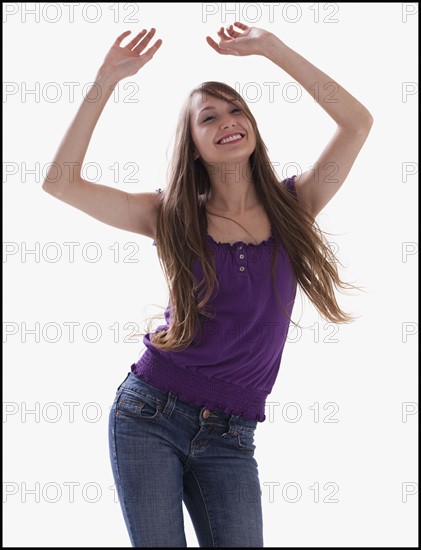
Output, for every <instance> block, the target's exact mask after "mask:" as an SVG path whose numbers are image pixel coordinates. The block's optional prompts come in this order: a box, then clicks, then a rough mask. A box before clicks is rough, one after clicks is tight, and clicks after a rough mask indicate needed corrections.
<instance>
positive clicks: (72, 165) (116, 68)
mask: <svg viewBox="0 0 421 550" xmlns="http://www.w3.org/2000/svg"><path fill="white" fill-rule="evenodd" d="M155 32H156V31H155V29H153V28H152V29H151V30H150V31H149V32H147V31H146V29H144V30H142V31H141V32H140V33H139V34H137V35H136V36H135V37H134V38H133V39H132V40H131V41H130V42H129V43H128V44H127V45H126V46H124V47H121V46H120V44H121V42H122V41H123V39H124V38H126V37H127V36H128V35H129V34H130V31H126V32H124V33H123V34H121V35H120V36H119V37H118V38H117V39H116V40H115V42H114V44H113V45H112V47H111V49H110V50H109V52H108V53H107V55H106V57H105V59H104V62H103V64H102V65H101V67H100V68H99V70H98V72H97V75H96V78H95V82H94V84H93V86H92V87H91V88H90V89H89V91H88V93H87V95H86V97H85V98H84V100H83V102H82V104H81V106H80V107H79V110H78V112H77V114H76V116H75V118H74V120H73V121H72V123H71V125H70V127H69V129H68V130H67V132H66V134H65V136H64V138H63V140H62V142H61V144H60V146H59V148H58V151H57V153H56V155H55V157H54V160H53V163H52V165H51V167H50V169H49V171H48V173H47V175H46V177H45V180H44V182H43V185H42V188H43V189H44V191H46V192H47V193H49V194H51V195H52V196H54V197H56V198H58V199H60V200H62V201H63V202H66V203H67V204H70V205H71V206H74V207H75V208H78V209H80V210H82V211H83V212H86V214H89V215H90V216H92V217H94V218H96V219H98V220H99V221H102V222H103V223H106V224H108V225H112V226H114V227H118V228H120V229H124V230H126V231H132V232H134V233H140V234H142V235H146V236H150V237H153V236H154V235H155V228H154V224H155V223H156V213H157V212H156V211H157V206H158V204H159V200H157V197H156V193H126V192H125V191H121V190H119V189H115V188H113V187H109V186H106V185H100V184H97V183H92V182H89V181H86V180H84V179H82V177H81V173H82V165H83V160H84V158H85V155H86V151H87V149H88V146H89V142H90V140H91V138H92V134H93V131H94V129H95V126H96V124H97V122H98V119H99V117H100V115H101V113H102V110H103V109H104V107H105V105H106V103H107V101H108V99H109V98H110V96H111V94H112V93H113V90H114V88H115V86H116V85H117V83H118V82H119V81H120V80H122V79H123V78H126V77H128V76H132V75H134V74H136V73H137V72H138V71H139V69H140V68H141V67H143V65H145V64H146V63H147V62H148V61H150V60H151V59H152V57H153V56H154V54H155V52H156V51H157V50H158V49H159V47H160V46H161V44H162V40H160V39H159V40H157V41H156V42H155V43H154V45H153V46H151V47H150V48H149V49H148V50H147V51H145V53H143V52H144V50H145V49H146V48H147V46H148V45H149V43H150V41H151V40H152V38H153V36H154V34H155Z"/></svg>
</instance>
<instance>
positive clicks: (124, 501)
mask: <svg viewBox="0 0 421 550" xmlns="http://www.w3.org/2000/svg"><path fill="white" fill-rule="evenodd" d="M256 426H257V421H249V420H245V419H244V418H243V417H242V416H236V415H231V414H226V413H224V412H222V411H220V410H219V409H218V410H215V409H206V407H200V406H195V405H192V404H190V403H186V402H185V401H181V400H179V399H178V397H177V396H176V395H174V394H172V393H171V392H168V393H166V392H163V391H161V390H158V389H156V388H155V387H154V386H150V385H149V384H147V383H145V382H144V381H143V380H141V379H140V378H138V377H137V376H135V375H134V374H133V373H132V372H129V373H128V375H127V376H126V378H125V380H124V381H123V382H122V384H120V386H119V387H118V389H117V393H116V396H115V399H114V403H113V405H112V407H111V411H110V416H109V448H110V459H111V464H112V470H113V476H114V481H115V485H116V488H117V495H118V499H119V502H120V505H121V509H122V512H123V516H124V521H125V523H126V527H127V530H128V532H129V536H130V540H131V543H132V546H134V547H158V546H163V547H184V548H185V547H187V542H186V537H185V533H184V524H183V506H182V503H183V501H184V504H185V506H186V509H187V510H188V513H189V515H190V518H191V521H192V524H193V526H194V529H195V532H196V535H197V539H198V542H199V544H200V546H201V547H211V548H212V547H241V546H245V547H249V546H250V547H251V546H253V547H255V548H256V547H258V548H259V547H263V521H262V506H261V495H262V493H261V489H260V482H259V474H258V465H257V462H256V460H255V458H254V457H253V455H254V450H255V445H254V433H255V429H256Z"/></svg>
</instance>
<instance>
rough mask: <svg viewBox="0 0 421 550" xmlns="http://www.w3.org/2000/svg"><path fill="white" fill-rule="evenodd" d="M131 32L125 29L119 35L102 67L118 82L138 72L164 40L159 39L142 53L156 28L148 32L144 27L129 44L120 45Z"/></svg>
mask: <svg viewBox="0 0 421 550" xmlns="http://www.w3.org/2000/svg"><path fill="white" fill-rule="evenodd" d="M130 32H131V31H125V32H123V34H120V36H118V37H117V39H116V41H115V42H114V44H113V45H112V47H111V49H110V51H109V52H108V53H107V55H106V56H105V59H104V62H103V64H102V67H101V69H102V70H103V71H105V72H107V74H109V75H111V76H112V78H113V80H115V81H116V82H119V81H120V80H122V79H123V78H126V77H127V76H132V75H134V74H136V73H137V72H138V70H139V69H140V68H141V67H143V65H145V64H146V63H147V62H148V61H150V60H151V59H152V57H153V56H154V55H155V52H156V51H157V50H158V49H159V48H160V46H161V44H162V40H161V39H158V40H157V41H156V42H155V44H154V45H153V46H151V47H150V48H149V49H148V50H147V51H146V52H145V53H142V52H143V51H144V49H145V48H146V47H147V46H148V44H149V42H150V41H151V40H152V37H153V36H154V34H155V32H156V29H154V28H152V29H151V30H150V31H149V32H148V33H147V31H146V29H143V30H142V31H141V32H140V33H138V34H137V35H136V36H135V37H134V38H133V39H132V40H131V41H130V42H129V43H128V44H127V46H123V47H120V44H121V42H122V41H123V40H124V38H126V36H128V35H129V34H130ZM139 41H140V42H139Z"/></svg>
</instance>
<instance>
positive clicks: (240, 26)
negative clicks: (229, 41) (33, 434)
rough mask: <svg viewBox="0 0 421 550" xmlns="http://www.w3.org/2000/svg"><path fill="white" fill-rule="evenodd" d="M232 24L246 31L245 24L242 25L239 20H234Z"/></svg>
mask: <svg viewBox="0 0 421 550" xmlns="http://www.w3.org/2000/svg"><path fill="white" fill-rule="evenodd" d="M234 25H235V26H236V27H238V28H239V29H241V30H242V31H246V30H247V29H248V27H247V25H244V23H240V22H239V21H234Z"/></svg>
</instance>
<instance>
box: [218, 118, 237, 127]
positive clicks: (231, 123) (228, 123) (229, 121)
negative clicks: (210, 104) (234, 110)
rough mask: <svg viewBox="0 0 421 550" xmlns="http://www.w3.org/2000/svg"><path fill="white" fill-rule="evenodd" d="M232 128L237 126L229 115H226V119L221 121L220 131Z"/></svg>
mask: <svg viewBox="0 0 421 550" xmlns="http://www.w3.org/2000/svg"><path fill="white" fill-rule="evenodd" d="M232 126H237V123H236V122H235V120H234V118H233V117H232V116H231V115H228V118H226V119H225V120H223V121H222V123H221V129H222V130H227V129H228V128H231V127H232Z"/></svg>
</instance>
